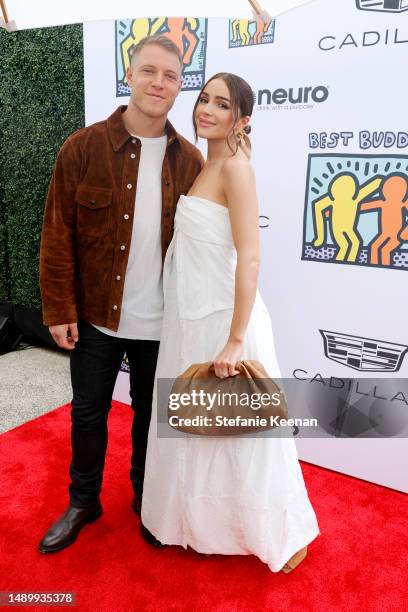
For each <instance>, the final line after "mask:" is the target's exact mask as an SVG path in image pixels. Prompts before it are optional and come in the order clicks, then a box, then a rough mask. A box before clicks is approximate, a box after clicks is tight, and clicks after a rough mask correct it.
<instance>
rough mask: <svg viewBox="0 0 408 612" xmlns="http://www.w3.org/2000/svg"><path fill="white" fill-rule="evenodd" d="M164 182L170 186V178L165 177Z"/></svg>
mask: <svg viewBox="0 0 408 612" xmlns="http://www.w3.org/2000/svg"><path fill="white" fill-rule="evenodd" d="M164 184H165V185H166V186H167V187H168V186H169V185H170V181H169V179H165V181H164Z"/></svg>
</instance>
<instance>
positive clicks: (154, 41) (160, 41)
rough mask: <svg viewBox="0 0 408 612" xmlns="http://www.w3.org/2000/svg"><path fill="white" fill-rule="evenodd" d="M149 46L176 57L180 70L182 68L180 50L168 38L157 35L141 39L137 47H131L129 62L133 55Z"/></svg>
mask: <svg viewBox="0 0 408 612" xmlns="http://www.w3.org/2000/svg"><path fill="white" fill-rule="evenodd" d="M150 45H157V46H158V47H161V48H162V49H164V50H165V51H168V52H169V53H174V55H177V58H178V60H179V62H180V66H181V68H183V56H182V55H181V53H180V49H179V48H178V46H177V45H176V43H174V42H173V41H172V40H171V39H170V38H168V36H165V35H164V34H157V35H155V36H145V38H142V40H140V41H139V42H138V43H137V45H135V46H134V47H133V51H132V57H131V62H132V60H133V58H134V57H135V55H137V54H138V53H139V51H141V50H142V49H143V48H144V47H148V46H150Z"/></svg>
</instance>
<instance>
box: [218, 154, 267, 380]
mask: <svg viewBox="0 0 408 612" xmlns="http://www.w3.org/2000/svg"><path fill="white" fill-rule="evenodd" d="M223 179H224V190H225V195H226V200H227V203H228V209H229V214H230V220H231V230H232V237H233V240H234V244H235V248H236V250H237V267H236V272H235V300H234V313H233V317H232V321H231V329H230V335H229V338H228V342H227V344H226V345H225V347H224V348H223V350H222V351H221V353H220V354H219V355H218V357H217V358H216V360H215V361H214V370H215V374H216V375H217V376H219V377H220V378H225V377H227V376H234V375H235V374H238V370H236V369H235V365H236V363H237V361H239V359H240V356H241V352H242V344H243V341H244V337H245V332H246V328H247V326H248V322H249V318H250V316H251V311H252V307H253V304H254V300H255V295H256V290H257V286H258V272H259V211H258V199H257V196H256V184H255V175H254V171H253V169H252V167H251V165H250V163H249V162H248V161H246V160H237V159H229V160H227V161H226V162H225V163H224V167H223Z"/></svg>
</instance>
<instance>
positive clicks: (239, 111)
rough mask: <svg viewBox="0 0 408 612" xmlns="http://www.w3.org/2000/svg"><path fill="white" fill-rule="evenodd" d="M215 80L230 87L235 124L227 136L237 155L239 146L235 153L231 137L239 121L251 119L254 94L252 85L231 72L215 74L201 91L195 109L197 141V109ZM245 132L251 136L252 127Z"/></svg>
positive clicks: (194, 122)
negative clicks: (205, 92) (208, 86)
mask: <svg viewBox="0 0 408 612" xmlns="http://www.w3.org/2000/svg"><path fill="white" fill-rule="evenodd" d="M215 79H222V80H223V81H224V83H225V84H226V86H227V87H228V91H229V95H230V97H231V106H232V113H233V117H234V124H233V126H232V130H231V132H230V133H229V134H228V136H227V142H228V146H229V147H230V149H231V151H232V152H233V153H236V152H237V150H238V145H237V148H236V150H235V151H234V150H233V149H232V147H231V145H230V142H229V137H230V136H231V134H232V133H233V130H234V127H235V126H236V124H237V121H238V120H239V119H240V118H241V117H246V116H249V117H251V115H252V111H253V109H254V94H253V91H252V89H251V87H250V85H249V84H248V83H247V82H246V81H245V80H244V79H242V78H241V77H239V76H238V75H236V74H232V73H231V72H218V73H217V74H214V76H212V77H211V78H210V79H208V81H207V82H206V84H205V85H204V87H203V88H202V90H201V91H200V94H199V96H198V98H197V101H196V103H195V104H194V108H193V126H194V134H195V138H196V141H197V123H196V120H195V112H196V108H197V106H198V103H199V101H200V98H201V94H202V93H203V91H204V89H205V88H206V87H207V85H208V83H211V81H214V80H215ZM244 131H245V133H246V134H249V133H250V131H251V127H250V126H249V125H248V126H245V128H244Z"/></svg>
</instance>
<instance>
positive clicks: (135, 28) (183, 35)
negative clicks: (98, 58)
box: [120, 17, 199, 83]
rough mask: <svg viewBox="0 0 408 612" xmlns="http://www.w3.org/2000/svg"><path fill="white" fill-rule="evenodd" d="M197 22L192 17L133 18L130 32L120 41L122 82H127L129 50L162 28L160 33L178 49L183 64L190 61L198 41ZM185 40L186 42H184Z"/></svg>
mask: <svg viewBox="0 0 408 612" xmlns="http://www.w3.org/2000/svg"><path fill="white" fill-rule="evenodd" d="M198 26H199V22H198V19H195V18H194V17H187V19H185V18H184V17H181V18H179V17H177V18H172V17H158V18H157V19H153V20H151V19H134V20H133V23H132V27H131V29H130V34H129V35H128V36H127V37H126V38H125V39H124V40H123V41H122V43H121V45H120V47H121V54H122V58H123V65H124V74H125V76H124V77H123V82H125V83H126V82H127V79H126V71H127V69H128V68H129V65H130V50H131V48H132V47H133V46H135V45H137V43H138V42H140V41H141V40H142V38H145V36H154V35H155V34H157V33H159V32H160V30H162V32H161V33H162V34H164V35H165V36H168V38H170V39H171V40H172V41H173V42H174V43H176V45H177V46H178V48H179V49H180V52H181V54H182V56H183V65H184V66H188V65H189V64H190V63H191V60H192V57H193V55H194V52H195V50H196V48H197V45H198V43H199V38H198V36H197V34H196V31H197V30H198ZM185 41H186V43H187V44H185Z"/></svg>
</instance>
